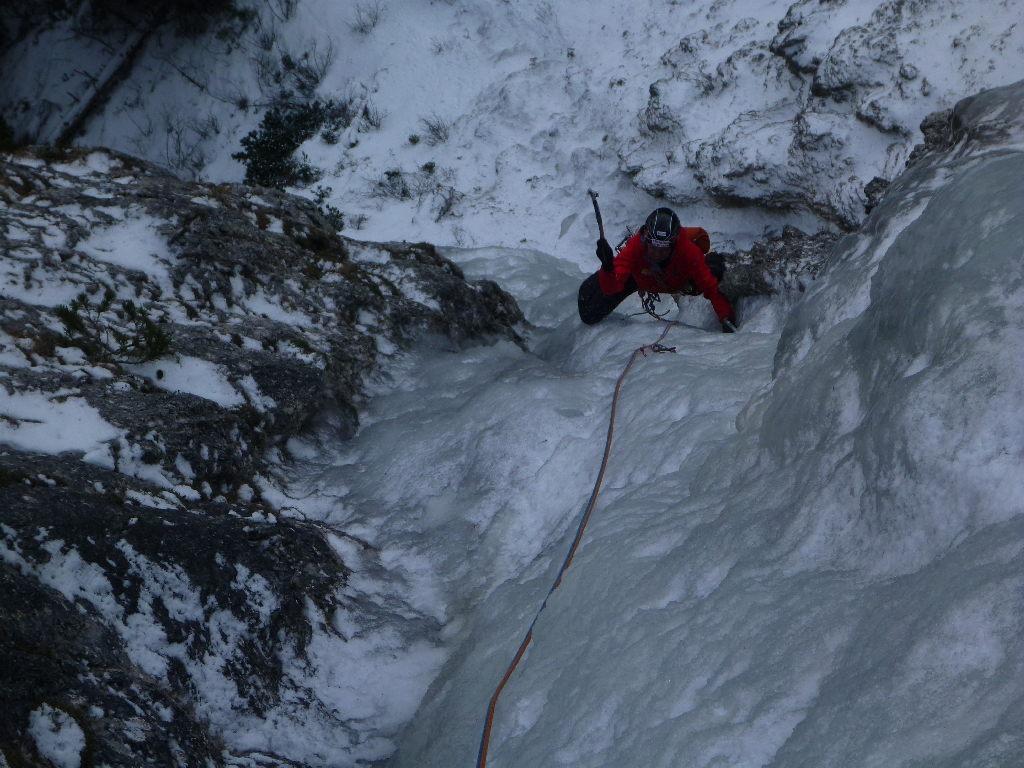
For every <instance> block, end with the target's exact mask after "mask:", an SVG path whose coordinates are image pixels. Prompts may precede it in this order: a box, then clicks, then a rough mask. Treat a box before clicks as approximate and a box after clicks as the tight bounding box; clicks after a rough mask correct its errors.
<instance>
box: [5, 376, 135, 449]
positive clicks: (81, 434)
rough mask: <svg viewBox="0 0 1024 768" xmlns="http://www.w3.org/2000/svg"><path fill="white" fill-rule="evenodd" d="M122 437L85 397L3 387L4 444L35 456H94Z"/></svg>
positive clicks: (66, 393)
mask: <svg viewBox="0 0 1024 768" xmlns="http://www.w3.org/2000/svg"><path fill="white" fill-rule="evenodd" d="M120 434H121V431H120V430H118V429H117V428H115V427H114V426H113V425H112V424H109V423H108V422H106V421H105V420H104V419H103V417H101V416H100V413H99V411H97V410H96V409H95V408H94V407H92V406H91V405H89V404H88V403H87V402H86V401H85V399H84V398H82V397H75V396H73V395H72V394H71V393H68V392H38V391H33V390H27V391H21V392H19V391H14V392H9V391H8V390H7V388H6V387H5V386H2V385H0V444H2V445H7V446H10V447H11V448H15V449H17V450H20V451H30V452H33V453H48V454H58V453H63V452H65V451H80V452H83V453H91V452H93V451H96V450H102V449H103V448H104V447H105V444H106V443H107V442H109V441H110V440H113V439H115V438H117V437H118V436H119V435H120Z"/></svg>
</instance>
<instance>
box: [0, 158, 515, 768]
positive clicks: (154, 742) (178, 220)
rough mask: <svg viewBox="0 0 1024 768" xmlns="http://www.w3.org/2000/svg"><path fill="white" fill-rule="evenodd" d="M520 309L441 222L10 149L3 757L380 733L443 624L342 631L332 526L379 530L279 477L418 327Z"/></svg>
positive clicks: (395, 359)
mask: <svg viewBox="0 0 1024 768" xmlns="http://www.w3.org/2000/svg"><path fill="white" fill-rule="evenodd" d="M73 301H74V302H77V303H76V305H75V306H76V308H77V309H76V311H75V312H74V313H71V312H70V311H69V303H70V302H73ZM62 307H63V309H62ZM143 311H144V312H145V313H147V314H146V320H145V321H142V320H140V319H139V318H140V317H141V315H140V314H139V313H140V312H143ZM147 323H149V324H148V325H147ZM526 328H527V325H526V323H525V322H524V320H523V316H522V313H521V312H520V310H519V308H518V307H517V305H516V303H515V301H514V300H513V299H512V298H511V297H510V296H509V295H508V294H506V293H505V292H504V291H502V290H501V289H500V288H499V287H498V286H497V285H496V284H495V283H493V282H491V281H487V280H472V281H470V280H466V279H465V277H464V276H463V273H462V271H461V270H460V268H459V267H458V266H456V265H455V264H454V263H453V262H451V261H449V260H448V259H446V258H444V257H443V256H441V255H440V254H439V253H438V252H437V251H436V249H434V248H433V246H430V245H428V244H425V243H418V244H417V243H400V242H395V243H389V244H384V245H378V244H370V243H361V242H357V241H354V240H351V239H348V238H344V237H341V236H339V235H337V234H336V233H335V232H334V231H333V230H332V229H331V228H330V227H329V225H328V222H327V221H326V220H325V219H324V218H323V217H322V216H320V214H319V213H318V212H317V210H316V208H315V206H313V205H312V204H311V203H309V202H308V201H306V200H303V199H300V198H292V197H291V196H288V195H284V194H282V193H280V192H277V191H274V190H265V189H258V188H251V187H243V186H240V185H220V186H211V185H201V184H196V183H192V182H183V181H180V180H179V179H177V178H176V177H174V176H171V175H170V174H168V173H166V172H165V171H162V170H160V169H158V168H155V167H153V166H151V165H149V164H147V163H144V162H141V161H139V160H137V159H135V158H130V157H128V156H125V155H120V154H117V153H114V152H108V151H104V150H97V151H78V150H70V151H57V150H52V149H48V150H32V149H28V150H24V151H21V152H17V153H14V154H9V155H0V670H2V671H0V698H3V701H4V716H3V718H0V755H3V758H2V760H6V761H7V763H8V764H15V765H20V764H23V763H24V764H33V765H34V764H37V763H38V762H39V761H40V760H42V759H45V760H48V761H49V762H50V763H52V764H53V765H60V766H78V765H80V764H91V763H84V762H82V761H86V760H91V761H93V762H94V763H95V764H104V765H109V766H125V768H128V766H137V765H139V764H141V763H143V762H146V761H156V763H157V764H161V765H168V766H170V765H180V764H186V765H207V764H208V762H207V761H212V762H213V763H214V764H217V765H223V764H226V763H225V761H227V760H229V759H234V758H233V757H232V756H237V757H238V759H240V760H250V759H257V757H259V756H261V755H263V754H264V753H266V754H267V755H273V754H277V753H282V754H288V755H293V756H296V757H297V758H299V759H306V757H307V756H309V755H312V754H321V753H324V752H326V753H330V754H334V753H338V754H345V755H348V756H352V759H355V756H358V757H362V758H366V759H376V758H378V757H380V756H382V755H385V754H387V753H388V752H389V751H390V750H391V749H392V748H393V747H392V744H391V742H390V741H389V738H390V736H392V735H393V734H394V732H395V731H396V730H397V727H398V726H399V725H400V724H401V722H403V721H404V720H405V719H408V717H410V716H411V715H412V709H411V708H414V707H415V704H416V702H418V699H419V696H420V695H421V694H422V691H423V690H424V689H425V687H426V685H427V683H428V682H429V675H430V670H433V669H435V668H436V667H437V665H438V664H439V663H440V659H441V657H442V656H443V652H442V651H440V650H439V649H438V648H436V647H435V646H436V643H434V642H432V641H431V639H430V638H431V632H434V633H436V627H433V626H432V625H431V624H430V622H429V621H428V622H427V626H426V629H424V630H423V631H421V632H419V633H418V634H416V636H415V638H413V639H411V640H409V641H408V642H406V639H405V638H404V637H403V636H401V635H400V634H396V635H388V636H387V637H385V638H383V639H382V640H381V641H380V642H376V643H368V642H365V641H356V642H354V643H352V644H350V643H349V639H350V638H349V637H348V636H346V635H345V634H344V633H343V632H342V631H341V630H340V629H337V628H336V627H335V626H334V624H333V623H332V622H333V621H334V618H335V613H336V612H337V611H338V610H339V609H340V606H341V605H342V604H343V603H346V597H345V590H346V588H347V579H348V576H349V574H350V569H349V567H348V566H347V565H346V564H345V562H344V560H343V558H342V555H341V551H342V550H341V548H340V547H335V545H334V544H333V543H332V542H340V541H343V540H344V541H350V540H351V541H354V542H356V544H355V547H356V550H355V552H352V551H349V550H344V552H345V557H346V558H347V559H350V560H351V559H354V558H357V557H358V552H359V551H360V550H361V549H362V548H363V547H364V546H365V547H367V548H370V547H371V545H370V544H368V543H366V542H363V541H361V540H360V539H359V538H358V537H356V538H355V539H346V537H345V532H344V531H343V530H341V529H335V528H326V527H323V526H319V525H316V524H314V523H309V522H305V521H303V520H290V519H288V516H289V515H290V514H294V512H295V510H294V507H293V504H294V502H292V501H291V500H289V499H288V497H287V496H286V495H285V494H283V493H282V492H281V490H280V488H279V486H280V484H281V482H282V478H283V477H284V476H285V474H286V472H287V471H288V467H290V466H291V464H292V462H293V461H294V460H295V458H296V457H301V456H303V455H305V453H304V452H309V451H310V450H313V448H314V447H315V446H316V444H317V440H318V439H319V440H325V441H328V442H330V443H331V444H335V443H337V442H338V441H341V440H343V439H345V438H347V437H351V436H352V435H353V434H354V433H355V431H356V430H357V427H358V423H359V419H358V413H357V407H362V406H364V405H365V391H366V388H367V386H368V385H370V384H371V383H372V382H374V381H376V380H382V381H383V380H386V379H387V374H386V372H385V371H384V369H385V368H387V367H392V366H394V365H396V364H397V365H401V359H402V358H403V356H404V355H406V354H407V353H408V350H409V349H410V348H411V347H412V346H413V345H414V344H415V343H417V342H421V343H426V344H429V345H430V346H433V347H436V348H437V349H439V350H440V349H447V350H457V349H461V348H465V347H467V346H471V345H474V344H479V343H493V342H494V341H495V340H498V339H502V340H505V342H506V343H510V344H523V343H524V342H523V338H522V333H524V332H525V330H526ZM161 334H163V336H162V337H161ZM160 338H163V339H164V340H165V341H167V342H169V344H170V348H169V349H166V348H164V347H162V346H161V345H160V344H159V343H158V342H159V340H160ZM424 339H427V341H424ZM147 344H148V345H149V346H147ZM516 348H518V347H516ZM449 353H450V352H449ZM304 441H305V442H304ZM346 605H347V607H346V616H348V617H349V618H348V621H350V622H354V623H355V624H356V625H358V626H361V627H366V626H373V625H375V624H376V623H378V622H379V618H378V617H377V616H376V613H375V611H377V609H376V608H373V607H366V606H361V605H358V604H356V603H355V601H349V602H348V603H347V604H346ZM396 610H400V611H402V613H403V614H404V615H410V611H409V610H407V609H403V608H398V609H396ZM350 634H351V632H350ZM385 648H386V652H385V650H383V649H385ZM399 657H401V661H396V659H398V658H399ZM350 666H351V667H352V669H349V667H350ZM370 669H373V670H376V674H370V673H369V670H370ZM424 675H426V676H427V677H426V678H425V679H424ZM385 678H386V679H388V680H390V681H391V684H392V687H393V692H392V693H390V694H388V696H389V697H390V698H387V697H386V698H385V699H384V700H381V699H380V691H379V689H378V688H377V681H378V680H379V679H385ZM86 744H87V745H88V750H87V751H86V752H83V749H85V745H86ZM225 750H226V751H225ZM83 755H85V756H84V757H83ZM252 755H256V756H257V757H252ZM267 759H268V760H270V759H271V758H270V757H267ZM2 760H0V762H2ZM39 764H42V763H39ZM264 764H266V763H264ZM271 764H273V763H271ZM282 764H288V763H287V762H285V763H282Z"/></svg>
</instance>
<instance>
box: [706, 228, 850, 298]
mask: <svg viewBox="0 0 1024 768" xmlns="http://www.w3.org/2000/svg"><path fill="white" fill-rule="evenodd" d="M838 240H839V235H838V234H836V233H834V232H829V231H827V230H823V231H821V232H817V233H816V234H813V235H809V234H807V233H806V232H803V231H801V230H799V229H797V228H796V227H793V226H790V225H788V224H787V225H786V226H785V227H783V229H782V232H781V233H779V234H772V235H768V236H767V237H763V238H759V239H758V240H756V241H755V242H754V244H753V245H752V246H751V248H750V250H749V251H741V252H739V253H735V254H724V255H725V257H726V265H727V269H726V272H725V277H724V279H723V280H722V282H721V284H720V286H719V287H720V288H721V290H722V293H724V294H725V295H726V296H728V297H729V298H730V299H733V300H735V299H740V298H745V297H749V296H770V295H772V294H776V293H783V292H788V291H798V292H800V293H803V292H804V291H805V290H806V289H807V288H808V287H809V285H810V283H811V281H813V280H814V279H815V278H816V277H817V276H818V274H819V273H820V272H821V270H822V269H823V268H824V267H825V264H826V262H827V261H828V258H829V256H831V255H832V249H833V248H834V247H835V244H836V242H837V241H838Z"/></svg>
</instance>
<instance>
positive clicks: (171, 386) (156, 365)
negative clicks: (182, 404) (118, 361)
mask: <svg viewBox="0 0 1024 768" xmlns="http://www.w3.org/2000/svg"><path fill="white" fill-rule="evenodd" d="M125 369H126V370H129V371H131V372H132V373H134V374H137V375H139V376H144V377H145V378H146V379H148V380H149V381H150V382H151V383H152V384H153V385H155V386H157V387H159V388H160V389H163V390H166V391H168V392H186V393H188V394H192V395H196V396H198V397H202V398H205V399H206V400H212V401H213V402H215V403H217V404H218V405H220V406H222V407H224V408H234V407H236V406H239V405H242V404H243V403H244V402H245V398H244V397H243V396H242V394H241V393H240V392H239V391H238V390H237V389H235V388H234V387H233V386H231V382H229V381H228V378H227V369H226V368H225V367H224V366H222V365H218V364H216V363H213V362H210V361H209V360H201V359H200V358H198V357H190V356H188V355H178V356H177V357H175V358H173V359H161V360H153V361H151V362H148V363H137V364H133V365H126V366H125ZM254 383H255V382H254ZM242 386H243V387H246V384H244V383H243V385H242ZM256 395H257V396H259V392H258V388H257V390H256ZM257 402H262V400H258V401H257Z"/></svg>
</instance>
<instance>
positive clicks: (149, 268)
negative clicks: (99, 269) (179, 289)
mask: <svg viewBox="0 0 1024 768" xmlns="http://www.w3.org/2000/svg"><path fill="white" fill-rule="evenodd" d="M117 210H118V212H119V213H121V211H120V209H117ZM158 226H159V222H158V221H157V220H156V219H155V218H154V217H152V216H149V215H148V214H145V213H143V212H141V211H138V210H136V211H129V213H128V215H127V216H126V217H125V219H124V221H117V222H115V223H113V224H111V225H110V226H108V227H96V228H94V229H93V230H92V231H91V232H90V233H89V236H88V237H87V238H85V239H83V240H81V241H80V242H79V243H78V245H77V246H75V247H76V248H77V250H79V251H81V252H82V253H84V254H85V255H86V256H89V257H91V258H93V259H96V260H97V261H102V262H106V263H107V264H114V265H116V266H118V267H123V268H125V269H134V270H138V271H139V272H143V273H145V274H146V275H147V276H148V277H150V278H151V279H152V280H153V281H154V282H156V283H157V284H158V285H160V286H161V287H162V288H168V289H169V288H171V281H170V273H169V271H168V262H170V261H171V259H172V256H171V255H170V252H169V251H168V249H167V238H166V237H165V236H163V235H161V234H160V232H159V229H158Z"/></svg>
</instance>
